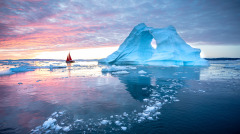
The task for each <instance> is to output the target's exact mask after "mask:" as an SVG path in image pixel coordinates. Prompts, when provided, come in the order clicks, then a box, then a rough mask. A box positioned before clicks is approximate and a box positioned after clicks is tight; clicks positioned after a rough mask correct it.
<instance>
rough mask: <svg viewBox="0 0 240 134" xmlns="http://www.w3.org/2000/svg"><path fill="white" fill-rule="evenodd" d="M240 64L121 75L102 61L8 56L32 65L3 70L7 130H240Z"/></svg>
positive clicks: (0, 112) (1, 103) (0, 127)
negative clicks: (109, 69)
mask: <svg viewBox="0 0 240 134" xmlns="http://www.w3.org/2000/svg"><path fill="white" fill-rule="evenodd" d="M239 63H240V61H210V66H209V67H153V66H133V67H131V68H130V69H129V68H128V70H127V72H129V73H128V74H114V73H112V72H104V73H103V72H102V71H101V70H102V68H106V67H107V66H104V65H98V63H97V62H96V61H77V62H76V63H74V64H68V65H66V63H64V61H0V65H1V66H0V68H1V70H2V72H6V70H7V71H8V69H9V68H18V67H22V66H23V67H25V68H30V70H31V71H29V70H28V71H23V72H15V73H13V74H7V73H6V74H5V75H1V76H0V133H184V134H186V133H240V128H239V121H240V116H239V113H240V70H239V65H240V64H239ZM26 66H27V67H26ZM134 67H136V68H134ZM139 71H140V72H139ZM142 72H143V73H142Z"/></svg>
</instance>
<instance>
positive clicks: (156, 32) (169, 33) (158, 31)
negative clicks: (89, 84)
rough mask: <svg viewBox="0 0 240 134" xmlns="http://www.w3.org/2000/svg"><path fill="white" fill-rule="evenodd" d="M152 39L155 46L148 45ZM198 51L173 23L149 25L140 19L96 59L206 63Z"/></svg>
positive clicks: (147, 62)
mask: <svg viewBox="0 0 240 134" xmlns="http://www.w3.org/2000/svg"><path fill="white" fill-rule="evenodd" d="M152 39H155V40H156V44H157V47H156V49H154V48H153V47H152V46H151V41H152ZM200 52H201V50H200V49H197V48H192V47H191V46H190V45H188V44H187V43H186V42H185V41H184V40H183V39H182V38H181V37H180V36H179V35H178V33H177V31H176V29H175V28H174V27H173V26H168V27H166V28H152V27H147V26H146V25H145V24H144V23H141V24H138V25H137V26H135V27H134V28H133V30H132V31H131V33H130V34H129V36H128V37H127V38H126V39H125V41H124V42H123V43H122V44H121V45H120V47H119V49H118V50H117V51H115V52H114V53H112V54H111V55H109V56H108V57H107V58H104V59H101V60H99V63H106V64H144V65H158V66H208V62H207V60H205V59H202V58H201V57H200Z"/></svg>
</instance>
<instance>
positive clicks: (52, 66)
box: [49, 64, 67, 69]
mask: <svg viewBox="0 0 240 134" xmlns="http://www.w3.org/2000/svg"><path fill="white" fill-rule="evenodd" d="M66 67H67V66H55V65H52V64H51V65H50V66H49V68H50V69H54V68H66Z"/></svg>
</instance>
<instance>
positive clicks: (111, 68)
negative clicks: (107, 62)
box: [102, 65, 137, 72]
mask: <svg viewBox="0 0 240 134" xmlns="http://www.w3.org/2000/svg"><path fill="white" fill-rule="evenodd" d="M134 69H137V68H136V67H133V66H116V65H112V66H108V67H106V68H103V69H102V72H116V71H126V70H134Z"/></svg>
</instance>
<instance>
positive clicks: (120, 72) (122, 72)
mask: <svg viewBox="0 0 240 134" xmlns="http://www.w3.org/2000/svg"><path fill="white" fill-rule="evenodd" d="M112 74H129V72H128V71H117V72H112Z"/></svg>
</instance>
